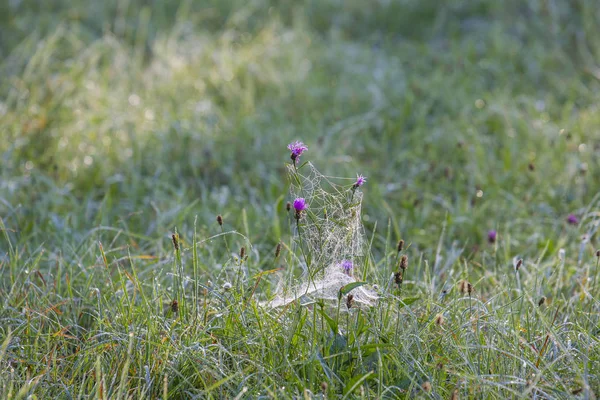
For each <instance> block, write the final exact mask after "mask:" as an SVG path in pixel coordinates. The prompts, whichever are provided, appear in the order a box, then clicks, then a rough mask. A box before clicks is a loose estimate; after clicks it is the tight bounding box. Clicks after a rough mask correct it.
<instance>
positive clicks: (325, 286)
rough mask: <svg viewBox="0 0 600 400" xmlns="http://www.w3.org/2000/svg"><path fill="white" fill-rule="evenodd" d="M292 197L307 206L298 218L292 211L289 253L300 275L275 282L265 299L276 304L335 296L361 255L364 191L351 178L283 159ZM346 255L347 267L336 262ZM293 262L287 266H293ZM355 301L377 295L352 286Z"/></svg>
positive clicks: (348, 280) (354, 271)
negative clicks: (348, 181) (270, 296)
mask: <svg viewBox="0 0 600 400" xmlns="http://www.w3.org/2000/svg"><path fill="white" fill-rule="evenodd" d="M287 168H288V174H289V178H290V182H291V187H290V194H291V197H292V199H295V198H298V197H302V198H304V199H305V200H306V204H307V205H308V209H307V210H306V211H305V212H304V213H303V215H302V218H301V219H300V220H299V221H296V219H295V218H294V217H293V210H292V211H291V213H292V225H293V226H294V230H295V232H294V233H295V234H294V241H293V250H294V251H293V253H294V254H295V255H297V258H296V259H294V263H295V265H293V266H300V267H301V269H302V274H301V276H300V278H299V279H290V280H289V281H288V282H287V285H286V284H283V283H280V285H279V287H278V290H277V294H276V296H275V298H274V299H273V300H271V302H270V305H271V306H272V307H278V306H282V305H286V304H288V303H290V302H292V301H295V300H297V299H300V300H301V302H312V301H314V300H316V299H323V300H334V301H335V300H337V298H338V293H339V290H340V288H341V287H342V286H344V285H347V284H349V283H352V282H356V281H357V279H356V278H355V276H360V272H361V271H360V266H361V265H362V264H363V261H364V260H365V239H364V236H365V235H364V228H363V225H362V222H361V217H360V216H361V207H362V198H363V194H362V192H361V191H360V189H357V188H353V187H352V184H353V183H354V181H352V184H345V185H342V184H338V183H335V182H334V180H335V181H338V180H340V179H341V178H332V177H328V176H325V175H322V174H321V173H320V172H319V171H318V170H317V169H316V168H315V167H314V166H313V165H312V164H311V163H310V162H307V163H305V164H303V165H302V166H301V167H299V168H298V169H297V170H296V169H295V168H294V166H293V165H288V167H287ZM344 260H349V261H351V262H352V264H353V265H354V268H353V269H352V271H351V272H350V273H346V272H345V271H344V269H343V268H342V266H341V263H342V261H344ZM293 266H292V267H293ZM352 295H353V296H354V299H353V300H354V302H356V303H358V304H362V305H368V306H370V305H373V304H374V303H375V301H376V300H377V295H376V293H375V292H374V291H372V290H370V289H368V288H367V287H366V286H360V287H357V288H355V289H354V290H352Z"/></svg>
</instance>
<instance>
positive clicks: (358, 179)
mask: <svg viewBox="0 0 600 400" xmlns="http://www.w3.org/2000/svg"><path fill="white" fill-rule="evenodd" d="M366 182H367V178H365V177H364V176H362V175H358V174H357V175H356V182H354V186H353V187H354V188H359V187H361V186H362V185H364V184H365V183H366Z"/></svg>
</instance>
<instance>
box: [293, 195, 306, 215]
mask: <svg viewBox="0 0 600 400" xmlns="http://www.w3.org/2000/svg"><path fill="white" fill-rule="evenodd" d="M307 208H308V206H307V205H306V200H304V198H302V197H298V198H297V199H296V200H294V210H296V213H300V212H302V211H304V210H306V209H307Z"/></svg>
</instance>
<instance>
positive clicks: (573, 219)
mask: <svg viewBox="0 0 600 400" xmlns="http://www.w3.org/2000/svg"><path fill="white" fill-rule="evenodd" d="M567 222H568V223H569V224H571V225H577V224H578V223H579V218H577V216H576V215H575V214H569V216H568V217H567Z"/></svg>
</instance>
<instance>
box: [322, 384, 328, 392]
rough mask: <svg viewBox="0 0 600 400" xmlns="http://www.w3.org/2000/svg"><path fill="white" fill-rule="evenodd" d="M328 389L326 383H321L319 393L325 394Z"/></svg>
mask: <svg viewBox="0 0 600 400" xmlns="http://www.w3.org/2000/svg"><path fill="white" fill-rule="evenodd" d="M328 387H329V385H327V382H321V391H322V392H323V394H326V393H327V388H328Z"/></svg>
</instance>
